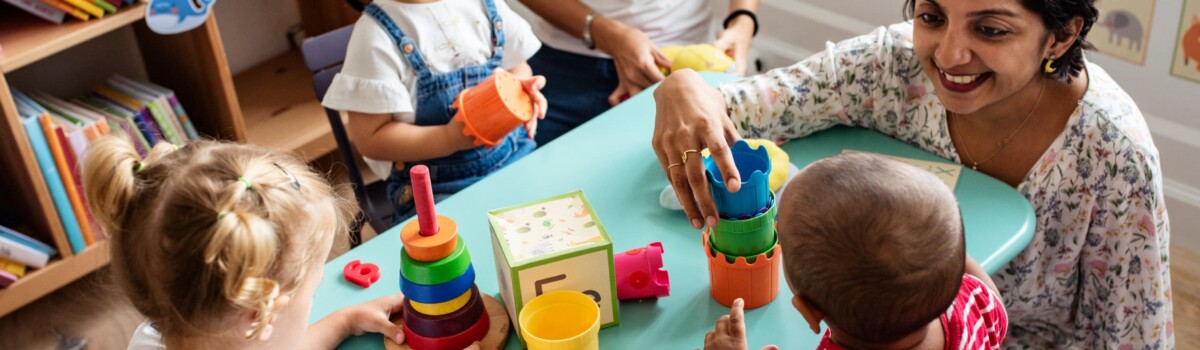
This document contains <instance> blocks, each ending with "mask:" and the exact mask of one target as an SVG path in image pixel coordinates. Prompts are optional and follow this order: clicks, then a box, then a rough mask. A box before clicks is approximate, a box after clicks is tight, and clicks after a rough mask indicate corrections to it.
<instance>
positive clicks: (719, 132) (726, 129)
mask: <svg viewBox="0 0 1200 350" xmlns="http://www.w3.org/2000/svg"><path fill="white" fill-rule="evenodd" d="M654 101H655V104H657V110H656V111H655V116H654V137H653V139H652V140H651V143H652V145H653V147H654V153H655V155H657V156H658V163H659V165H660V166H662V170H663V172H664V173H666V174H667V179H668V180H670V181H671V186H672V187H674V188H675V195H676V196H677V197H679V203H680V204H681V205H682V206H683V211H684V212H685V213H687V216H688V219H689V221H691V223H692V227H693V228H695V229H700V228H702V227H704V225H705V224H707V225H708V226H710V227H711V226H715V225H716V224H717V218H718V214H717V207H716V205H715V204H713V199H712V192H711V190H709V188H708V179H707V178H706V177H705V174H704V160H703V159H702V158H701V156H700V154H699V150H702V149H705V148H708V149H709V151H710V152H712V157H713V159H714V160H716V164H717V167H718V168H720V170H721V174H723V175H724V177H725V183H726V184H727V185H726V186H728V188H729V190H730V191H734V192H737V191H738V190H739V189H740V188H741V184H742V182H741V177H740V176H739V175H738V171H737V167H736V166H735V165H734V163H733V155H732V154H731V153H730V152H729V145H730V144H731V143H733V142H735V141H737V140H739V139H741V136H740V135H738V133H737V130H736V129H734V127H733V121H731V120H730V119H729V115H728V113H727V112H726V108H725V98H724V97H723V96H722V95H721V93H720V91H717V89H715V88H712V87H710V86H708V84H707V83H705V82H704V79H703V78H701V77H700V75H699V74H697V73H696V72H695V71H692V70H690V69H684V70H679V71H675V72H672V73H671V76H670V77H667V79H666V80H665V81H663V83H662V85H659V87H658V89H657V90H654Z"/></svg>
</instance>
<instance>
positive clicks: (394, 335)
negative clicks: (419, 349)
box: [338, 293, 404, 344]
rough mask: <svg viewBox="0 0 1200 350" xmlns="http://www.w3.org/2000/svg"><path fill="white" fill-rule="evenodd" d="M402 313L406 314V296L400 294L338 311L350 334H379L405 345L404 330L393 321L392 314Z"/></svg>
mask: <svg viewBox="0 0 1200 350" xmlns="http://www.w3.org/2000/svg"><path fill="white" fill-rule="evenodd" d="M401 312H404V295H403V294H400V293H396V294H392V295H389V296H386V297H382V298H379V299H375V300H371V301H368V302H365V303H362V304H358V305H354V306H351V307H348V308H345V309H342V310H340V311H338V313H341V314H342V315H343V318H342V319H343V322H345V324H346V326H347V329H349V333H350V334H353V335H362V334H363V333H366V332H371V333H379V334H383V336H385V337H388V338H391V339H392V340H395V341H396V342H397V343H400V344H404V328H402V327H400V326H399V325H397V324H394V323H392V321H391V316H392V314H395V313H401Z"/></svg>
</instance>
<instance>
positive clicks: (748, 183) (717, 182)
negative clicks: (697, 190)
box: [704, 140, 771, 219]
mask: <svg viewBox="0 0 1200 350" xmlns="http://www.w3.org/2000/svg"><path fill="white" fill-rule="evenodd" d="M730 152H731V153H732V154H733V163H734V164H735V165H736V166H737V170H738V175H740V178H741V180H742V188H741V189H740V190H738V192H737V193H732V192H729V189H728V188H727V187H725V177H724V176H722V175H721V170H720V169H719V168H717V163H716V162H715V161H714V160H713V158H712V157H705V158H704V168H705V169H706V170H707V171H706V173H707V174H708V186H709V188H710V189H712V195H713V202H714V204H716V205H717V212H718V213H720V214H721V216H724V217H728V218H735V219H736V218H741V217H753V216H755V214H757V213H758V211H759V210H762V209H763V208H766V207H767V205H768V204H769V203H770V201H771V188H770V187H769V185H770V183H769V181H768V180H767V175H768V174H770V173H771V158H770V157H769V156H768V155H767V148H766V147H759V148H750V145H749V144H747V143H746V141H744V140H738V142H736V143H734V144H733V147H730Z"/></svg>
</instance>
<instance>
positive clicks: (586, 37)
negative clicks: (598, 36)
mask: <svg viewBox="0 0 1200 350" xmlns="http://www.w3.org/2000/svg"><path fill="white" fill-rule="evenodd" d="M595 19H596V11H592V12H588V14H587V17H586V18H584V19H583V46H587V48H588V50H595V49H596V41H595V40H592V20H595Z"/></svg>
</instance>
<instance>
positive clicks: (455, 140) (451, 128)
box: [445, 118, 475, 152]
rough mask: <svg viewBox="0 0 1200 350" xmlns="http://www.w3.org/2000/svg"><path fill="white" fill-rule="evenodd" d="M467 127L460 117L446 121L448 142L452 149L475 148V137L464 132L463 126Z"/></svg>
mask: <svg viewBox="0 0 1200 350" xmlns="http://www.w3.org/2000/svg"><path fill="white" fill-rule="evenodd" d="M466 127H467V126H466V124H463V122H462V120H459V119H458V118H450V122H448V123H446V126H445V132H446V142H447V145H448V147H450V149H451V150H453V151H455V152H457V151H461V150H466V149H472V148H475V138H474V137H470V136H467V135H465V134H463V128H466Z"/></svg>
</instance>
